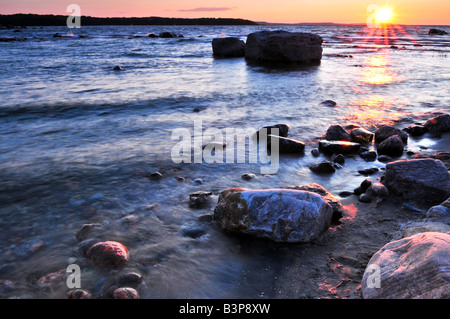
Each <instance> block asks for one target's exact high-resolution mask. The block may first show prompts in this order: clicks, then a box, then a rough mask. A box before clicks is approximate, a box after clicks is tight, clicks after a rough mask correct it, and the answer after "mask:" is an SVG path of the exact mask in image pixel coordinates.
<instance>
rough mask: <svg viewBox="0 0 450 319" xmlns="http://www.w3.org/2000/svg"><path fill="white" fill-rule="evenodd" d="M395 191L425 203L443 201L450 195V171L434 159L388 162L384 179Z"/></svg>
mask: <svg viewBox="0 0 450 319" xmlns="http://www.w3.org/2000/svg"><path fill="white" fill-rule="evenodd" d="M383 184H384V185H386V186H387V187H388V188H389V190H391V191H392V192H393V193H396V194H399V195H402V196H403V197H404V198H406V199H411V200H416V201H420V202H424V203H435V202H442V201H444V200H446V199H447V198H448V197H449V196H450V173H449V172H448V171H447V169H446V167H445V165H444V164H443V163H442V162H441V161H439V160H434V159H429V158H428V159H411V160H401V161H396V162H391V163H388V164H386V172H385V175H384V179H383Z"/></svg>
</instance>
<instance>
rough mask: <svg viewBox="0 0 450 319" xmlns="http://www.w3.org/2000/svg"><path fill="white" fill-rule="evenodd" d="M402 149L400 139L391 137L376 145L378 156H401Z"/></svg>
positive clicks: (395, 136) (394, 136) (396, 136)
mask: <svg viewBox="0 0 450 319" xmlns="http://www.w3.org/2000/svg"><path fill="white" fill-rule="evenodd" d="M404 148H405V146H404V145H403V142H402V140H401V138H400V137H399V136H398V135H393V136H391V137H388V138H387V139H385V140H384V141H383V142H381V143H380V144H379V145H378V147H377V152H378V154H380V155H389V156H402V154H403V150H404Z"/></svg>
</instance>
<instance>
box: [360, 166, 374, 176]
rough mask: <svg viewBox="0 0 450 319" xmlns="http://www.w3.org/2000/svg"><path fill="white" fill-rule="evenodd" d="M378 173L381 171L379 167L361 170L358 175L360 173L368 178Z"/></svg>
mask: <svg viewBox="0 0 450 319" xmlns="http://www.w3.org/2000/svg"><path fill="white" fill-rule="evenodd" d="M378 171H379V169H378V168H377V167H372V168H365V169H360V170H358V173H360V174H361V175H364V176H368V175H373V174H375V173H377V172H378Z"/></svg>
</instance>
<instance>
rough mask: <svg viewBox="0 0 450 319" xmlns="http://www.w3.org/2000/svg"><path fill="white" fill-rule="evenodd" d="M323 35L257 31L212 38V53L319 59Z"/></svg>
mask: <svg viewBox="0 0 450 319" xmlns="http://www.w3.org/2000/svg"><path fill="white" fill-rule="evenodd" d="M322 42H323V39H322V38H321V37H320V36H318V35H316V34H311V33H301V32H287V31H282V30H280V31H259V32H254V33H251V34H249V35H248V36H247V41H246V42H244V41H242V40H240V39H238V38H235V37H226V38H216V39H213V41H212V47H213V55H214V56H215V57H222V58H226V57H245V58H246V59H248V60H252V61H255V62H263V63H278V62H281V63H286V62H287V63H318V62H320V60H321V59H322Z"/></svg>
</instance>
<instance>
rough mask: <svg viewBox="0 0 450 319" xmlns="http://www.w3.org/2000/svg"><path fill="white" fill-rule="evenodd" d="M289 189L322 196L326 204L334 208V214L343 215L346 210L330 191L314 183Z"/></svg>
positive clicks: (289, 187)
mask: <svg viewBox="0 0 450 319" xmlns="http://www.w3.org/2000/svg"><path fill="white" fill-rule="evenodd" d="M286 188H287V189H294V190H299V191H307V192H312V193H316V194H318V195H320V196H321V197H322V198H323V200H324V201H325V202H327V203H328V205H330V206H331V208H333V212H335V213H341V212H342V211H343V210H344V207H343V206H342V204H341V202H340V201H339V200H338V199H337V198H336V197H335V196H334V195H333V194H331V193H330V192H329V191H327V190H326V189H325V188H324V187H323V186H321V185H319V184H317V183H312V184H306V185H295V186H288V187H286Z"/></svg>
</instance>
